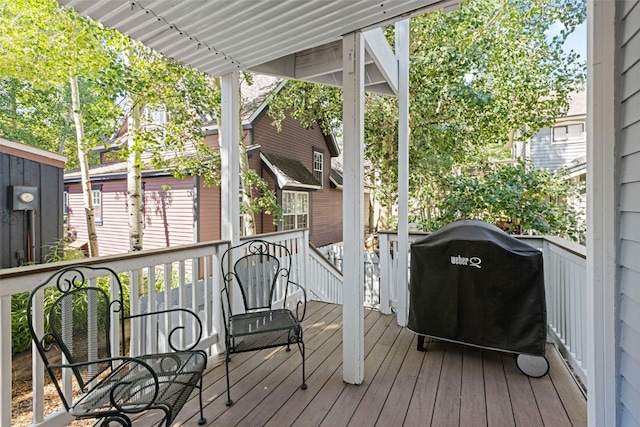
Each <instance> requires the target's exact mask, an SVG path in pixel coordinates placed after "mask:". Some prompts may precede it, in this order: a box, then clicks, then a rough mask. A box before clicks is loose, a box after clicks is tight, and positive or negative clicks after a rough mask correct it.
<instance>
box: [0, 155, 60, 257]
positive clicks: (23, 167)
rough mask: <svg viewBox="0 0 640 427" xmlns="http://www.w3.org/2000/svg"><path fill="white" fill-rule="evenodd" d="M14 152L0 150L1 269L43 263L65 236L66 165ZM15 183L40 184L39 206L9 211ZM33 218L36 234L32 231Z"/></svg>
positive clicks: (37, 185)
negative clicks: (25, 209)
mask: <svg viewBox="0 0 640 427" xmlns="http://www.w3.org/2000/svg"><path fill="white" fill-rule="evenodd" d="M15 154H20V153H15ZM15 154H8V153H0V268H9V267H17V266H19V265H21V264H25V263H27V262H31V263H42V262H44V261H45V258H46V256H47V255H48V254H50V253H52V252H53V249H54V247H55V246H56V244H57V243H58V242H59V241H60V240H61V239H62V232H63V231H62V192H63V183H62V167H63V165H62V164H59V163H56V166H52V165H48V164H44V163H40V162H39V161H36V160H32V159H26V158H22V157H20V156H17V155H15ZM12 185H19V186H27V187H37V188H38V200H39V201H38V203H37V205H36V209H34V210H33V211H24V210H10V209H9V200H8V197H9V186H12ZM32 214H33V216H32ZM32 217H33V219H34V224H35V230H34V236H32V235H31V233H30V232H29V228H30V227H29V224H30V221H31V219H30V218H32ZM32 244H33V245H35V254H34V257H33V259H31V258H30V247H31V245H32ZM18 253H20V254H21V257H20V258H19V257H18V256H17V254H18ZM22 254H24V256H22Z"/></svg>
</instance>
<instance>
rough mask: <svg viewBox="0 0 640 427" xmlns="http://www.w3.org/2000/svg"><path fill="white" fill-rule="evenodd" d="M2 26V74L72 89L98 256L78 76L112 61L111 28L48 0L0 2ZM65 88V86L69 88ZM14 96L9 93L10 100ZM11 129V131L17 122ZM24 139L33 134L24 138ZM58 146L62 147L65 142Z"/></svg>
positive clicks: (103, 118)
mask: <svg viewBox="0 0 640 427" xmlns="http://www.w3.org/2000/svg"><path fill="white" fill-rule="evenodd" d="M0 27H2V28H3V33H2V36H1V37H0V52H1V53H2V55H3V58H4V60H3V61H2V63H1V64H0V75H2V76H3V77H4V78H9V79H14V80H20V81H22V82H28V83H29V84H31V85H33V87H34V89H40V88H42V92H45V93H47V92H48V93H49V94H51V93H53V92H57V93H59V94H61V95H62V94H66V93H68V94H69V95H70V98H69V108H68V109H66V111H67V112H68V114H69V116H68V118H69V119H71V120H72V121H73V124H74V129H75V137H76V150H77V158H78V165H79V167H80V170H81V172H82V187H83V196H84V206H85V216H86V221H87V230H88V234H89V248H90V252H91V255H92V256H96V255H98V239H97V234H96V231H95V216H94V211H93V205H92V199H91V183H90V181H89V172H88V169H89V166H88V165H89V164H88V149H89V147H90V145H89V144H88V140H87V138H86V132H85V128H86V119H85V118H84V111H83V106H82V103H81V94H80V80H81V76H83V77H89V78H91V77H93V76H95V75H96V73H99V72H101V70H105V69H108V68H109V67H110V66H111V64H112V59H113V57H112V56H111V55H109V51H108V49H107V43H106V42H107V41H108V40H109V39H110V38H111V37H112V36H111V35H113V34H115V32H109V31H106V30H103V29H102V28H100V27H98V25H97V24H95V23H93V22H91V21H90V20H87V19H84V18H81V17H79V16H78V15H77V14H75V13H74V12H73V11H71V10H66V9H62V8H60V7H58V4H57V3H56V2H55V1H52V0H16V1H14V2H3V3H2V5H1V6H0ZM24 87H27V85H26V84H25V86H24ZM14 88H15V87H14ZM65 88H69V90H68V92H66V91H65ZM16 99H17V98H15V97H14V98H13V100H14V101H15V100H16ZM23 99H26V98H23ZM31 107H32V109H34V110H35V109H39V108H41V106H39V105H34V104H31ZM108 111H109V110H107V111H102V113H101V115H100V116H96V118H97V119H99V121H97V122H96V123H95V125H96V126H94V129H97V128H102V125H103V124H104V123H105V122H109V119H110V118H112V117H110V115H109V114H108ZM112 111H113V110H112ZM19 112H21V111H20V110H19V109H18V108H16V109H14V110H13V114H14V115H16V114H17V113H19ZM53 115H54V116H55V115H56V114H55V113H54V114H53ZM54 122H55V120H54ZM15 123H16V122H14V124H15ZM45 123H46V120H45ZM50 124H51V123H49V125H50ZM13 130H14V132H15V130H16V129H15V127H14V128H13ZM28 142H33V140H32V139H28ZM65 142H66V139H65V138H61V139H60V140H59V146H63V145H64V143H65ZM60 151H65V150H64V148H63V149H62V150H60Z"/></svg>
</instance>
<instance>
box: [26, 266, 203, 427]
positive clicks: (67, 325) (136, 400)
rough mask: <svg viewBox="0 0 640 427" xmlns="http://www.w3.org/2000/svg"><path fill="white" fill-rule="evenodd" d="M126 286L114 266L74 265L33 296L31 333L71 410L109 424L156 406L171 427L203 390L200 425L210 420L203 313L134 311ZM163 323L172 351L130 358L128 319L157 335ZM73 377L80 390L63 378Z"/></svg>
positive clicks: (29, 306)
mask: <svg viewBox="0 0 640 427" xmlns="http://www.w3.org/2000/svg"><path fill="white" fill-rule="evenodd" d="M123 291H124V289H123V286H122V283H121V281H120V279H119V277H118V275H117V274H116V273H115V272H114V271H113V270H111V269H109V268H93V267H88V266H73V267H68V268H65V269H62V270H60V271H58V272H56V273H54V274H53V275H52V276H51V277H49V279H47V280H46V281H45V282H43V283H42V284H40V285H38V287H37V288H36V289H34V290H33V292H32V293H31V295H30V296H29V300H28V303H27V310H28V311H27V314H28V325H29V331H30V333H31V336H32V338H33V342H34V343H35V346H36V348H37V349H38V352H39V354H40V356H41V357H42V360H43V361H44V365H45V368H46V370H47V372H48V373H49V376H50V378H51V381H52V382H53V384H54V385H55V387H56V389H57V391H58V394H59V396H60V399H62V403H63V404H64V407H65V409H66V410H67V412H68V413H69V414H71V415H72V416H74V417H75V418H78V419H97V420H98V422H99V423H100V425H101V426H106V425H108V424H109V423H110V422H114V423H118V424H120V425H123V426H130V425H132V417H137V416H140V415H141V413H142V412H145V411H151V410H156V411H160V412H159V415H160V417H156V418H155V419H154V421H153V425H162V424H164V425H166V426H167V427H168V426H169V425H170V424H171V423H172V422H173V420H174V419H175V417H176V415H177V414H178V412H179V411H180V409H181V408H182V406H183V405H184V404H185V403H186V402H187V400H188V399H189V396H190V395H191V393H192V391H193V390H194V388H197V389H198V393H199V400H200V420H199V421H198V423H199V424H204V423H206V420H205V418H204V414H203V409H202V375H203V371H204V369H205V368H206V364H207V354H206V353H205V352H204V351H201V350H194V348H195V347H196V345H197V344H198V342H199V340H200V337H201V335H202V324H201V322H200V319H199V318H198V317H197V315H196V314H195V313H193V312H192V311H190V310H186V309H179V308H175V309H170V310H161V311H155V312H148V313H142V314H135V315H130V314H127V313H126V310H125V308H126V306H125V299H124V298H123V296H124V295H126V294H125V293H123ZM42 313H43V314H44V316H43V315H42ZM142 319H144V323H143V322H140V320H142ZM162 322H164V324H165V325H167V324H168V325H169V327H165V329H164V334H161V335H163V336H159V337H157V340H158V341H161V340H162V339H163V338H165V339H166V342H165V347H164V348H165V350H164V351H162V352H159V353H158V354H142V355H137V356H135V357H132V356H127V354H128V352H127V348H126V346H127V341H128V340H127V336H126V334H125V332H126V330H127V328H125V325H127V324H129V325H130V327H131V328H133V327H137V326H139V325H140V324H144V325H146V327H147V333H149V331H154V330H157V329H158V328H155V329H154V328H153V327H152V326H153V325H159V324H160V323H162ZM187 325H190V327H187ZM140 336H141V337H144V336H145V334H144V333H141V334H140ZM155 340H156V338H155V337H154V341H155ZM69 375H71V377H72V378H73V379H74V380H75V384H74V388H75V390H73V391H72V390H69V389H68V387H67V386H65V384H64V381H63V380H64V378H65V377H67V376H69ZM150 415H152V414H150ZM158 418H159V419H158ZM142 422H144V423H145V425H150V423H151V421H142Z"/></svg>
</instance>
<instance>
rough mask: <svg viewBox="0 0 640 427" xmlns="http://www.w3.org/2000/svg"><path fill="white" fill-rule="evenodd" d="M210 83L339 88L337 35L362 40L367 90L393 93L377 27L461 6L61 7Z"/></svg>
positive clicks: (191, 3) (99, 2)
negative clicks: (243, 78) (276, 80)
mask: <svg viewBox="0 0 640 427" xmlns="http://www.w3.org/2000/svg"><path fill="white" fill-rule="evenodd" d="M58 2H59V3H60V4H62V5H63V6H70V7H72V8H74V9H75V10H76V11H77V12H79V13H80V14H82V15H86V16H89V17H91V18H93V19H95V20H96V21H99V22H101V23H102V24H104V25H106V26H108V27H111V28H116V29H118V30H119V31H121V32H122V33H124V34H127V35H129V36H131V37H132V38H134V39H137V40H140V41H141V42H142V43H144V44H145V45H147V46H149V47H151V48H153V49H155V50H157V51H159V52H162V53H164V54H165V55H167V56H170V57H172V58H175V59H177V60H180V61H182V62H184V63H186V64H189V65H191V66H193V67H195V68H197V69H199V70H201V71H203V72H205V73H208V74H210V75H213V76H221V75H225V74H228V73H230V72H233V71H255V72H259V73H263V74H271V75H277V76H280V77H286V78H291V79H297V80H304V81H310V82H316V83H322V84H328V85H333V86H341V85H342V36H343V35H344V34H348V33H351V32H354V31H358V30H361V31H363V33H364V36H365V43H366V58H365V89H366V90H367V91H371V92H377V93H382V94H388V95H394V94H397V66H395V63H394V62H393V61H392V60H393V58H394V54H393V52H392V50H391V47H390V46H389V44H388V43H386V40H385V39H384V36H383V34H382V31H381V30H380V27H382V26H384V25H388V24H392V23H393V22H395V21H398V20H400V19H406V18H408V17H410V16H413V15H418V14H423V13H426V12H427V11H429V10H435V9H439V8H444V9H446V10H449V9H454V8H456V7H457V4H458V3H459V0H413V1H406V0H387V1H385V0H378V1H374V0H358V1H348V2H346V1H337V0H334V1H318V0H316V1H248V0H240V1H204V0H182V1H175V0H58Z"/></svg>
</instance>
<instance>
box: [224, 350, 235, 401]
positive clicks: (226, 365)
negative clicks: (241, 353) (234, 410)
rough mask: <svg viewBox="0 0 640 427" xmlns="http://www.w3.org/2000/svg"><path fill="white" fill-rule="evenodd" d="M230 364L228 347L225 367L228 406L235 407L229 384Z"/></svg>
mask: <svg viewBox="0 0 640 427" xmlns="http://www.w3.org/2000/svg"><path fill="white" fill-rule="evenodd" d="M229 362H230V358H229V347H228V346H227V351H226V353H225V357H224V366H225V369H226V370H227V402H226V405H227V406H231V405H233V400H231V384H229Z"/></svg>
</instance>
